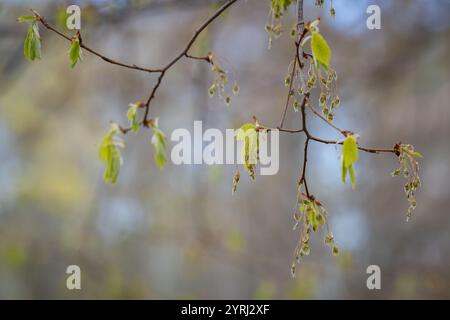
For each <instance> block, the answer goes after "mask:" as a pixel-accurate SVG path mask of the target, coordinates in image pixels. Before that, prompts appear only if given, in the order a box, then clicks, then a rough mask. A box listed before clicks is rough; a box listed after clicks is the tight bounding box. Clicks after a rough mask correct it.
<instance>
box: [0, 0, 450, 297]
mask: <svg viewBox="0 0 450 320" xmlns="http://www.w3.org/2000/svg"><path fill="white" fill-rule="evenodd" d="M219 3H220V1H212V0H210V1H208V0H114V1H113V0H109V1H108V0H98V1H87V0H86V1H75V0H74V1H44V0H39V1H38V0H33V1H32V0H28V1H26V0H24V1H18V0H14V1H13V0H0V39H1V40H0V57H1V59H0V163H1V165H0V298H3V299H12V298H24V299H33V298H39V299H44V298H50V299H54V298H63V299H77V298H94V299H95V298H113V299H116V298H125V299H131V298H136V299H168V298H170V299H187V298H192V299H205V298H211V299H223V298H235V299H241V298H250V299H253V298H255V299H258V298H264V299H320V298H328V299H352V298H356V299H361V298H368V299H380V298H387V299H406V298H413V299H416V298H447V299H448V298H450V255H449V253H450V219H449V210H448V208H449V206H450V197H449V196H450V179H449V177H450V168H449V160H450V146H449V142H448V137H449V135H450V108H449V101H450V96H449V95H450V85H449V80H450V79H449V77H450V74H449V70H450V66H449V59H448V57H449V56H450V19H449V12H450V1H445V0H437V1H424V0H416V1H412V0H411V1H409V0H403V1H400V0H395V1H394V0H390V1H388V0H383V1H381V0H371V1H362V0H361V1H352V0H334V3H333V4H334V7H335V9H336V17H335V18H331V17H330V15H329V8H330V2H329V1H328V0H326V1H325V7H324V8H323V9H317V8H316V7H315V6H314V1H313V0H305V3H306V4H305V19H306V20H312V19H315V18H316V17H317V16H321V17H322V23H321V32H322V34H323V35H324V36H325V38H326V39H327V41H328V43H329V44H330V47H331V48H332V50H333V57H332V61H331V63H332V65H333V66H334V67H335V69H336V70H337V73H338V76H339V92H340V97H341V107H340V108H339V109H338V111H337V113H336V120H335V123H336V125H338V126H339V127H342V128H346V129H350V130H353V131H355V132H358V133H359V134H360V135H361V143H362V144H363V145H365V146H370V147H391V146H392V145H393V144H394V143H396V142H399V141H402V142H404V143H411V144H413V145H414V146H415V147H416V149H417V150H418V151H420V152H421V153H422V154H424V156H425V158H424V159H423V161H422V162H421V177H422V182H423V187H422V188H421V189H420V190H419V193H418V195H417V201H418V207H417V209H416V210H415V212H414V214H413V218H412V220H411V221H409V222H408V223H407V222H406V210H407V207H408V203H407V200H406V197H405V195H404V192H403V184H404V179H403V178H402V177H397V178H391V177H390V175H389V174H390V172H392V171H393V170H394V169H395V168H396V167H397V160H396V159H395V157H394V156H392V155H371V154H366V153H360V160H359V162H358V163H357V166H356V170H357V175H358V185H357V188H356V190H351V188H350V186H349V185H348V184H347V185H344V184H342V182H341V181H340V167H339V160H338V157H339V154H340V148H338V147H335V146H327V145H322V144H316V143H312V144H311V145H310V159H309V168H308V177H309V187H310V189H311V192H312V193H313V194H315V195H316V197H317V198H318V199H320V201H321V202H322V203H323V204H324V205H325V206H326V208H327V209H328V211H329V213H330V216H331V218H330V222H331V228H332V230H333V232H334V234H335V238H336V241H337V243H338V245H339V247H340V250H341V254H340V256H339V257H337V258H335V257H333V256H332V255H331V253H330V249H329V248H327V247H325V246H324V245H323V234H320V235H317V236H315V237H313V239H312V248H311V255H310V256H309V257H307V258H306V259H304V260H303V261H302V263H301V265H300V266H299V267H298V271H297V276H296V277H295V278H292V276H291V274H290V266H291V262H292V255H293V251H294V249H295V246H296V243H297V240H298V233H297V232H296V231H293V230H292V227H293V224H294V223H293V219H292V215H291V213H292V212H291V211H292V207H293V206H294V204H295V197H296V181H297V178H298V174H299V170H300V166H301V159H302V152H303V142H304V141H303V137H302V136H299V135H289V134H287V135H286V134H284V135H281V139H280V154H281V156H280V172H279V174H278V175H276V176H257V177H256V181H255V182H252V181H250V179H249V178H248V176H247V175H246V174H245V173H244V172H241V182H240V185H239V188H238V192H237V193H236V194H235V195H232V194H231V186H232V177H233V173H234V170H235V167H234V166H226V165H225V166H207V165H201V166H200V165H197V166H195V165H192V166H187V165H184V166H175V165H173V164H171V163H170V162H169V164H168V166H167V167H166V169H165V170H164V171H160V170H159V169H157V168H156V167H155V165H154V163H153V159H152V154H153V150H152V146H151V143H150V142H151V132H150V131H146V130H143V131H140V133H139V134H138V135H133V134H129V135H127V136H126V137H125V142H126V144H127V147H126V149H125V150H124V151H123V157H124V165H123V167H122V171H121V174H120V178H119V181H118V183H117V185H115V186H110V185H107V184H105V183H104V182H103V180H102V174H103V166H102V164H101V162H100V160H99V159H98V147H99V144H100V141H101V139H102V137H103V135H105V134H106V132H107V131H108V129H109V122H110V121H116V122H119V123H121V124H126V122H127V120H126V110H127V108H128V104H129V103H130V102H134V101H136V100H139V99H145V98H146V97H147V95H148V92H149V89H150V88H151V87H152V86H153V84H154V83H155V80H156V78H155V76H152V75H149V74H145V73H141V72H137V71H133V70H127V69H123V68H119V67H116V66H113V65H109V64H107V63H104V62H103V61H101V60H100V59H98V58H97V57H95V56H92V55H89V54H88V53H87V52H85V54H84V60H83V62H82V63H80V64H79V65H77V67H76V68H75V69H73V70H72V69H71V68H70V63H69V59H68V54H67V52H68V49H69V44H68V42H67V41H65V40H63V39H61V38H60V37H58V36H56V35H55V34H53V33H50V32H48V31H46V30H42V28H41V35H42V39H43V58H42V60H40V61H37V62H34V63H30V62H27V61H26V60H25V59H24V57H23V54H22V50H23V49H22V48H23V40H24V38H25V34H26V26H25V25H23V24H18V23H16V21H15V19H16V17H18V16H19V15H23V14H27V12H28V9H29V8H31V7H32V8H34V9H36V10H37V11H39V12H40V13H41V14H42V15H44V16H46V17H47V18H48V20H49V21H50V22H51V23H52V24H53V25H57V26H59V29H61V30H64V26H63V25H62V22H63V21H64V19H63V18H64V11H65V8H66V7H67V5H69V4H79V5H80V6H81V7H82V29H83V40H84V42H85V43H86V44H87V45H89V46H91V47H93V48H94V49H96V50H98V51H100V52H103V53H105V54H106V55H108V56H110V57H112V58H115V59H118V60H122V61H126V62H129V63H136V64H138V65H143V66H147V67H158V66H161V65H164V64H166V63H167V62H168V60H169V59H171V58H172V57H175V56H176V55H177V54H178V53H179V52H180V50H181V49H182V48H183V47H184V46H185V43H186V41H187V40H188V39H189V38H190V37H191V35H192V32H193V31H194V30H195V29H196V27H198V26H199V25H200V24H201V23H202V22H203V21H204V20H205V19H206V18H207V17H209V16H210V15H211V14H212V12H213V11H214V10H215V9H216V8H217V6H218V5H219ZM269 3H270V2H269V0H264V1H263V0H245V1H244V0H242V1H239V2H238V3H237V4H235V5H234V6H233V7H232V8H231V9H230V10H229V11H227V13H226V14H224V15H223V16H222V17H221V18H219V19H218V20H217V21H216V22H215V23H214V24H212V25H211V26H210V28H208V30H207V32H205V33H204V34H202V36H201V37H200V38H199V41H198V42H197V44H196V45H195V46H194V48H193V51H192V52H193V53H196V54H199V55H200V54H206V53H207V52H208V51H209V50H211V51H213V52H214V54H215V56H216V57H217V59H218V61H219V63H220V64H221V65H222V66H223V67H224V69H226V70H227V71H228V72H229V77H230V79H231V80H232V81H233V80H234V79H236V80H237V81H238V83H239V84H240V94H239V96H238V97H236V98H233V100H232V103H231V106H230V107H226V106H225V103H224V102H223V101H220V100H219V99H217V98H213V99H210V98H209V97H208V88H209V86H210V85H211V84H212V82H213V74H212V73H211V71H210V67H209V66H208V65H207V64H206V63H203V62H199V61H192V60H183V61H182V62H180V63H179V64H177V65H176V66H175V67H174V68H173V69H171V70H170V72H169V73H168V74H167V76H166V78H165V79H164V82H163V84H162V86H161V88H160V90H159V91H158V95H157V98H156V99H155V100H154V101H153V103H152V110H151V115H152V117H156V116H157V117H159V118H160V126H161V128H162V129H163V130H164V131H165V132H166V134H167V135H168V136H170V133H171V132H172V130H173V129H176V128H186V129H188V130H190V131H192V130H193V121H194V120H202V121H203V122H204V129H206V128H208V127H211V128H219V129H222V130H225V129H227V128H233V127H236V126H237V125H238V124H241V123H243V122H244V121H245V122H247V121H249V120H250V119H251V116H253V115H256V116H257V117H258V119H259V120H260V122H261V123H263V124H264V125H267V126H276V125H277V124H278V121H279V117H280V113H281V111H282V109H283V106H284V102H285V96H286V88H285V87H284V83H283V82H284V77H285V75H286V73H287V68H288V64H289V61H290V59H291V58H292V39H291V38H290V36H289V30H290V29H291V27H292V25H293V24H294V23H295V12H294V11H295V10H294V8H292V11H291V12H290V13H289V14H287V15H286V16H285V18H284V20H283V25H284V29H285V33H284V35H283V36H282V37H281V38H280V39H277V40H276V41H274V43H273V46H272V49H271V50H268V49H267V47H268V37H267V34H266V32H265V31H264V25H265V24H266V23H267V22H268V21H269V15H268V14H269ZM369 4H377V5H379V6H380V7H381V23H382V29H381V30H368V29H367V28H366V19H367V17H368V15H367V14H366V8H367V6H368V5H369ZM64 32H66V33H67V34H71V33H70V31H67V30H64ZM309 121H310V127H311V130H312V131H314V132H315V133H316V135H317V136H320V137H322V138H329V139H336V138H340V137H338V136H336V133H335V132H334V131H333V130H332V129H330V128H329V127H327V126H324V125H323V123H321V122H320V120H317V119H314V118H310V120H309ZM287 125H288V126H289V127H291V128H295V127H297V126H298V114H295V113H294V112H293V111H292V110H291V108H290V111H289V113H288V121H287ZM172 146H173V144H172V143H170V142H169V146H168V150H169V152H170V150H171V147H172ZM71 264H76V265H79V266H80V268H81V272H82V290H74V291H69V290H67V289H66V286H65V285H66V277H67V275H66V273H65V271H66V268H67V266H68V265H71ZM372 264H375V265H379V266H380V268H381V272H382V280H381V286H382V289H381V290H373V291H369V290H368V289H367V287H366V279H367V277H368V275H367V274H366V268H367V266H369V265H372Z"/></svg>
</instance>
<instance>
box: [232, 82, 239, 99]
mask: <svg viewBox="0 0 450 320" xmlns="http://www.w3.org/2000/svg"><path fill="white" fill-rule="evenodd" d="M233 94H234V95H235V96H237V95H238V94H239V86H238V83H237V81H235V82H234V86H233Z"/></svg>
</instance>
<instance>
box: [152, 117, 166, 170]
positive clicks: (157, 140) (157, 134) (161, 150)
mask: <svg viewBox="0 0 450 320" xmlns="http://www.w3.org/2000/svg"><path fill="white" fill-rule="evenodd" d="M152 129H153V137H152V144H153V148H154V154H153V159H154V161H155V164H156V166H157V167H158V168H159V169H160V170H162V169H164V166H165V165H166V162H167V155H166V136H165V135H164V133H163V132H162V131H161V130H160V129H159V128H158V125H157V123H155V124H153V125H152Z"/></svg>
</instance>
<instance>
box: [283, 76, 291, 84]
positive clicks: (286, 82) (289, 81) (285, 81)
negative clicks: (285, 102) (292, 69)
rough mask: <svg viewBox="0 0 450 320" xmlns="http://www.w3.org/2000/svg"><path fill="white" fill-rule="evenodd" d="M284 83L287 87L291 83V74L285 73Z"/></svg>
mask: <svg viewBox="0 0 450 320" xmlns="http://www.w3.org/2000/svg"><path fill="white" fill-rule="evenodd" d="M284 85H285V86H286V87H289V86H290V85H291V76H290V75H287V76H286V78H284Z"/></svg>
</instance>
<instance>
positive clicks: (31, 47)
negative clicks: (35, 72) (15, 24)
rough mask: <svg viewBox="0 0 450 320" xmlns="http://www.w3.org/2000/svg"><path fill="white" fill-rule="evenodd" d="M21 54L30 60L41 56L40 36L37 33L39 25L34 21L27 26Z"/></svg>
mask: <svg viewBox="0 0 450 320" xmlns="http://www.w3.org/2000/svg"><path fill="white" fill-rule="evenodd" d="M23 54H24V56H25V58H26V59H28V60H30V61H34V60H36V59H40V58H41V37H40V35H39V25H38V24H37V22H35V21H34V22H33V23H31V24H30V26H29V27H28V32H27V36H26V38H25V42H24V45H23Z"/></svg>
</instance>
